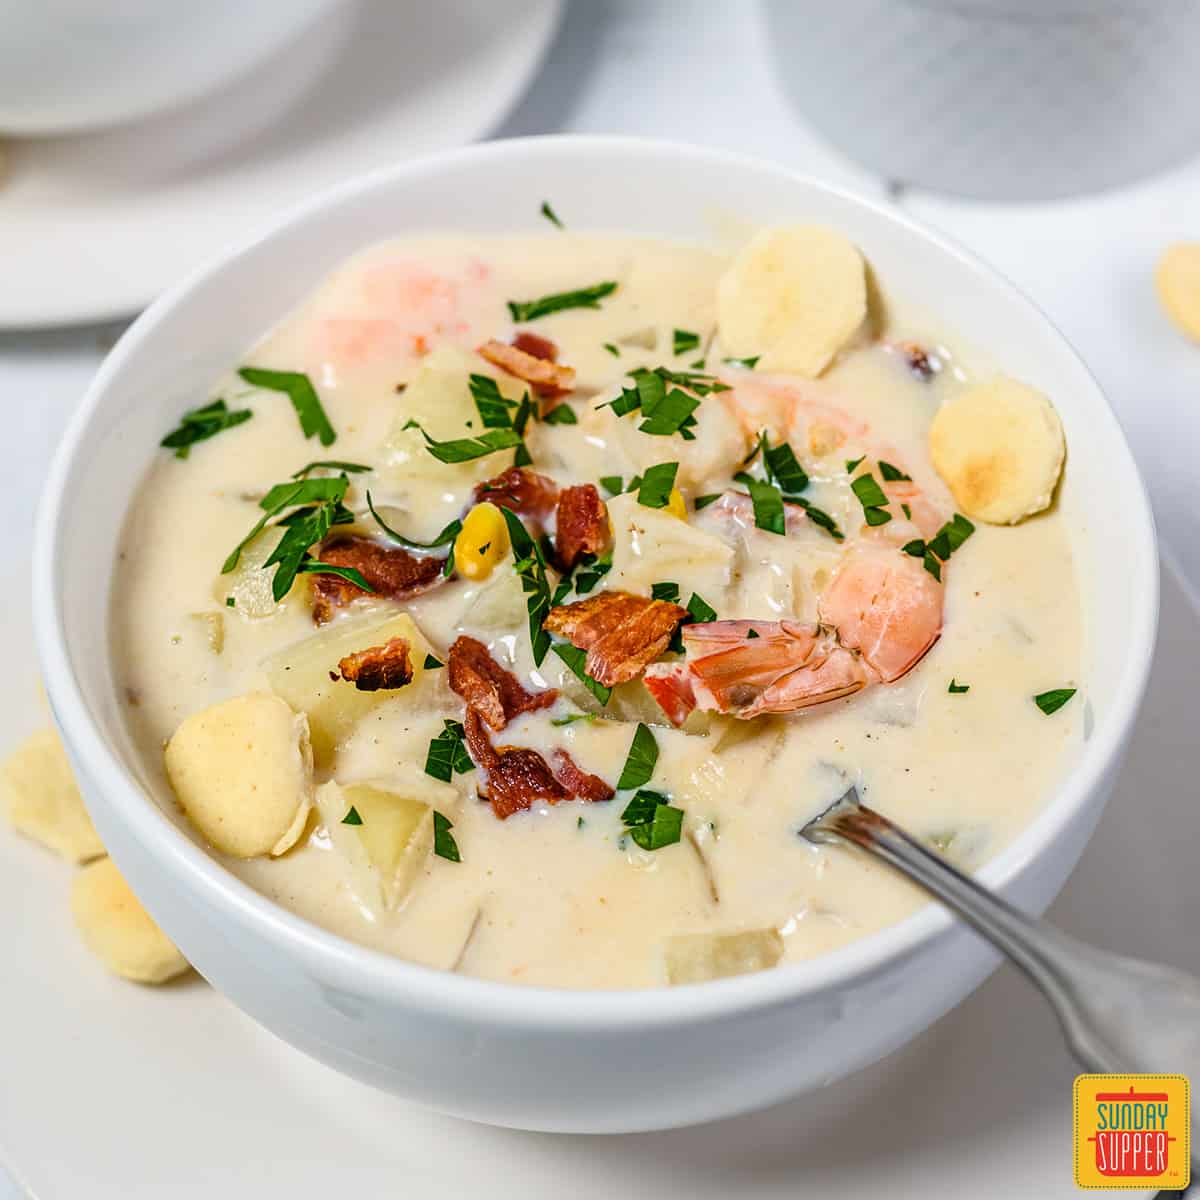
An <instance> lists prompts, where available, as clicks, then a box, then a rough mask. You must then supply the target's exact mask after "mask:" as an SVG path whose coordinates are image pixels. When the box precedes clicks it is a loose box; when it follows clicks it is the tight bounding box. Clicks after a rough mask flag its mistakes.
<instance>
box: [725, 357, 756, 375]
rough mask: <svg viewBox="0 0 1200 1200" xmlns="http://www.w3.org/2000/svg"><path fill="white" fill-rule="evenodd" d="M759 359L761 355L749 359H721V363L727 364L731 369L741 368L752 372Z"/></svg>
mask: <svg viewBox="0 0 1200 1200" xmlns="http://www.w3.org/2000/svg"><path fill="white" fill-rule="evenodd" d="M761 357H762V355H761V354H755V355H752V356H751V357H750V358H723V359H721V361H722V362H723V363H728V364H729V365H730V366H731V367H743V368H744V369H745V370H747V371H753V370H754V368H755V367H756V366H757V365H758V360H759V359H760V358H761Z"/></svg>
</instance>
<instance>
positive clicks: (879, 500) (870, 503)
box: [847, 459, 892, 525]
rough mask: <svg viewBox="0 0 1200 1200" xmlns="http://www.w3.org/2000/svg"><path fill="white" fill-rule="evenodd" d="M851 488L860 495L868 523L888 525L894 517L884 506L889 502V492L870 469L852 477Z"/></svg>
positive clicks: (860, 501) (860, 502) (864, 516)
mask: <svg viewBox="0 0 1200 1200" xmlns="http://www.w3.org/2000/svg"><path fill="white" fill-rule="evenodd" d="M861 461H862V459H859V462H861ZM848 465H849V464H847V466H848ZM850 490H851V491H852V492H853V493H854V494H855V495H856V496H857V497H858V502H859V504H861V505H862V509H863V519H864V520H865V521H866V523H867V524H868V525H886V524H887V523H888V522H889V521H890V520H891V519H892V514H891V513H890V512H888V510H887V509H886V508H885V507H884V506H885V505H886V504H887V502H888V498H887V493H886V492H885V491H884V490H883V488H881V487H880V486H879V484H878V483H877V482H876V479H875V476H874V475H872V474H871V472H870V471H868V472H867V473H866V474H865V475H858V476H856V477H855V478H854V479H852V480H851V481H850Z"/></svg>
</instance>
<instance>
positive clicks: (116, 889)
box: [71, 858, 188, 983]
mask: <svg viewBox="0 0 1200 1200" xmlns="http://www.w3.org/2000/svg"><path fill="white" fill-rule="evenodd" d="M71 914H72V915H73V916H74V918H75V924H76V925H77V926H78V928H79V932H80V933H81V934H82V935H83V940H84V942H85V943H86V944H87V947H88V949H89V950H91V951H92V953H93V954H95V955H96V956H97V957H98V958H99V959H100V960H101V961H102V962H103V963H104V965H105V966H106V967H107V968H108V969H109V970H110V971H112V972H114V973H115V974H117V975H120V976H121V977H122V978H124V979H132V980H134V981H135V982H136V983H166V982H167V980H168V979H174V978H175V976H176V975H182V974H183V972H184V971H186V970H187V969H188V963H187V959H185V958H184V957H183V955H182V954H180V953H179V951H178V950H177V949H176V947H175V944H174V943H173V942H172V941H171V939H170V938H168V937H167V935H166V934H165V933H163V931H162V930H161V929H159V927H158V926H157V925H156V924H155V923H154V920H153V918H152V917H151V916H150V914H149V913H148V912H147V911H146V910H145V909H144V908H143V907H142V905H141V902H140V901H139V900H138V898H137V897H136V896H135V895H134V894H133V892H132V891H131V890H130V887H129V884H127V883H126V882H125V877H124V876H123V875H122V874H121V872H120V871H118V870H117V866H116V864H115V863H114V862H113V860H112V859H111V858H102V859H100V860H99V861H98V862H94V863H91V864H90V865H88V866H86V867H84V868H83V870H82V871H80V872H79V874H78V875H76V876H75V882H74V883H73V884H72V886H71Z"/></svg>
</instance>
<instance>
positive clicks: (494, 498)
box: [472, 467, 558, 537]
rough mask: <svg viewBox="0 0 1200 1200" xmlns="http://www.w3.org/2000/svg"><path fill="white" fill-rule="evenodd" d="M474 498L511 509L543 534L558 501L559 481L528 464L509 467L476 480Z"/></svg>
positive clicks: (536, 533) (533, 532)
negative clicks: (493, 475)
mask: <svg viewBox="0 0 1200 1200" xmlns="http://www.w3.org/2000/svg"><path fill="white" fill-rule="evenodd" d="M472 499H473V500H474V502H475V503H476V504H478V503H480V501H482V500H487V501H489V502H490V503H492V504H495V505H498V506H499V507H500V508H508V509H511V510H512V511H513V512H515V513H516V514H517V516H519V517H521V518H522V519H523V520H525V521H526V522H529V523H531V524H532V525H533V526H534V527H535V528H533V529H531V530H530V533H532V534H533V536H534V537H540V536H541V535H542V533H543V531H544V527H545V524H546V522H547V521H548V520H549V519H550V514H551V513H552V512H554V509H555V507H556V505H557V504H558V484H557V483H555V482H554V480H553V479H549V478H548V477H547V476H545V475H539V474H538V473H537V472H536V471H530V470H528V469H527V468H526V467H509V468H508V470H507V471H505V472H504V473H503V474H502V475H497V476H495V477H494V478H492V479H485V480H484V481H483V482H482V483H479V484H476V485H475V491H474V493H473V496H472Z"/></svg>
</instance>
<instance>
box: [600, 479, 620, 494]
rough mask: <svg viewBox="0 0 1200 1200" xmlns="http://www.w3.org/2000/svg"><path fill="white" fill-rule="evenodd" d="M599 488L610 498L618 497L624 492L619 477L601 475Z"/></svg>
mask: <svg viewBox="0 0 1200 1200" xmlns="http://www.w3.org/2000/svg"><path fill="white" fill-rule="evenodd" d="M600 486H601V487H602V488H603V489H604V490H605V491H606V492H607V493H608V494H609V495H610V496H619V495H620V494H621V493H622V492H623V491H624V490H625V489H624V486H623V481H622V479H621V476H620V475H601V476H600Z"/></svg>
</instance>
